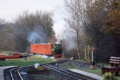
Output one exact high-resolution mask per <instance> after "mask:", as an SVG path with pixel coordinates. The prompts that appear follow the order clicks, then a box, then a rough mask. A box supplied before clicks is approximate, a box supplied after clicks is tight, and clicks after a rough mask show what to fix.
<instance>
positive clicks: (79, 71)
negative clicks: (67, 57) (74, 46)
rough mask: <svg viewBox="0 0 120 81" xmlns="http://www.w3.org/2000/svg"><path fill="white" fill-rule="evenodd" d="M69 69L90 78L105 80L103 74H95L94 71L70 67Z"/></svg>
mask: <svg viewBox="0 0 120 81" xmlns="http://www.w3.org/2000/svg"><path fill="white" fill-rule="evenodd" d="M69 71H71V72H73V73H77V74H80V75H83V76H85V77H88V78H90V79H93V80H103V77H101V76H98V75H95V74H93V73H88V72H85V71H81V70H78V69H69Z"/></svg>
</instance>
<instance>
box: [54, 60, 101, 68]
mask: <svg viewBox="0 0 120 81" xmlns="http://www.w3.org/2000/svg"><path fill="white" fill-rule="evenodd" d="M54 66H55V67H58V68H61V69H66V67H67V66H68V67H73V68H78V69H79V68H80V69H90V63H89V62H79V61H66V62H63V63H57V64H54ZM95 66H96V69H100V68H101V66H100V65H95ZM71 69H72V68H71Z"/></svg>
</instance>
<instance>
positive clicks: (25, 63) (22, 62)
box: [0, 56, 55, 67]
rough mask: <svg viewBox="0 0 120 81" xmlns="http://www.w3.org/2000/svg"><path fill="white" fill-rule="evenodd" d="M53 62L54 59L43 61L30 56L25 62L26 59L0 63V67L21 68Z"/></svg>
mask: <svg viewBox="0 0 120 81" xmlns="http://www.w3.org/2000/svg"><path fill="white" fill-rule="evenodd" d="M54 61H55V60H54V59H43V58H40V57H38V56H32V57H28V58H27V60H26V59H15V60H13V61H0V65H1V66H19V67H23V66H30V65H34V64H35V63H40V64H44V63H50V62H54Z"/></svg>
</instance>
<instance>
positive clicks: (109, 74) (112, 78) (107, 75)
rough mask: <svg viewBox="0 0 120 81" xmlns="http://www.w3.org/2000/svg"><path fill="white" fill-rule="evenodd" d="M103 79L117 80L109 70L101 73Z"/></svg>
mask: <svg viewBox="0 0 120 81" xmlns="http://www.w3.org/2000/svg"><path fill="white" fill-rule="evenodd" d="M103 79H104V80H117V78H116V77H115V75H114V74H112V73H111V72H109V73H108V72H107V73H105V74H104V75H103Z"/></svg>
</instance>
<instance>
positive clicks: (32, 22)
mask: <svg viewBox="0 0 120 81" xmlns="http://www.w3.org/2000/svg"><path fill="white" fill-rule="evenodd" d="M51 16H52V13H51V12H42V11H36V13H29V12H28V11H25V12H23V13H22V14H21V15H19V16H18V17H17V18H16V19H15V22H14V23H9V22H5V23H4V25H3V27H2V29H0V50H4V51H18V52H25V51H27V49H28V47H29V46H30V43H48V42H51V43H52V42H55V41H56V39H55V37H54V31H53V29H52V26H53V21H52V18H51Z"/></svg>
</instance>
